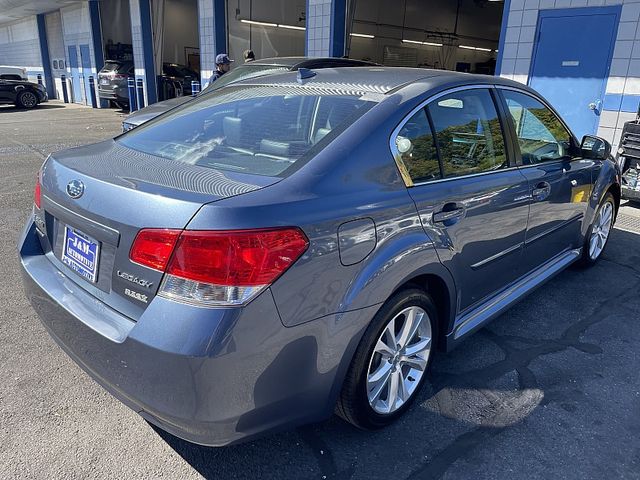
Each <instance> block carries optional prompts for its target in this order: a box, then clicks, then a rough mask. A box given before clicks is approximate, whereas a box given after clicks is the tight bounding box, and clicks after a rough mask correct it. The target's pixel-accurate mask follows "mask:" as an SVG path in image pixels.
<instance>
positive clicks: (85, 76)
mask: <svg viewBox="0 0 640 480" xmlns="http://www.w3.org/2000/svg"><path fill="white" fill-rule="evenodd" d="M80 61H81V63H80V64H81V65H82V83H83V86H84V92H85V95H84V103H85V105H91V99H90V96H89V95H90V93H89V92H90V90H89V88H90V87H89V77H90V76H91V53H90V50H89V45H80Z"/></svg>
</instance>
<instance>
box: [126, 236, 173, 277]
mask: <svg viewBox="0 0 640 480" xmlns="http://www.w3.org/2000/svg"><path fill="white" fill-rule="evenodd" d="M181 233H182V231H181V230H170V229H155V228H145V229H143V230H140V231H139V232H138V235H137V236H136V239H135V240H134V242H133V245H132V246H131V251H130V252H129V258H130V259H131V261H132V262H135V263H139V264H140V265H144V266H145V267H149V268H153V269H154V270H160V271H161V272H164V271H165V269H166V268H167V263H168V262H169V258H171V253H172V252H173V247H174V246H175V244H176V241H177V240H178V237H179V236H180V234H181Z"/></svg>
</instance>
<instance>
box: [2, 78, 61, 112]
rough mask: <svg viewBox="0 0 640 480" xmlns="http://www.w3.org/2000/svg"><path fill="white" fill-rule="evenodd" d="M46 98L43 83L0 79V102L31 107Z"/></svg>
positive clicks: (44, 100)
mask: <svg viewBox="0 0 640 480" xmlns="http://www.w3.org/2000/svg"><path fill="white" fill-rule="evenodd" d="M48 99H49V97H48V95H47V90H46V89H45V87H44V85H40V84H38V83H32V82H28V81H26V80H5V79H0V104H8V103H12V104H14V105H15V106H17V107H20V108H33V107H35V106H37V105H39V104H40V103H42V102H46V101H47V100H48Z"/></svg>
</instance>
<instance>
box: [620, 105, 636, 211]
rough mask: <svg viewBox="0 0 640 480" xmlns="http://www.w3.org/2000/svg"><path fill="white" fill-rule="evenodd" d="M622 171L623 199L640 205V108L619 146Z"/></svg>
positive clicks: (624, 130)
mask: <svg viewBox="0 0 640 480" xmlns="http://www.w3.org/2000/svg"><path fill="white" fill-rule="evenodd" d="M618 163H619V164H620V169H621V170H622V198H624V199H626V200H629V201H630V202H632V203H634V204H636V205H637V204H640V108H639V109H638V113H637V115H636V119H635V120H632V121H630V122H627V123H625V125H624V128H623V129H622V134H621V136H620V145H619V146H618Z"/></svg>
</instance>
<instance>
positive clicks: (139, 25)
mask: <svg viewBox="0 0 640 480" xmlns="http://www.w3.org/2000/svg"><path fill="white" fill-rule="evenodd" d="M639 19H640V0H422V1H421V0H395V1H393V0H263V1H254V0H39V1H36V0H0V65H15V66H21V67H26V68H27V69H28V73H29V75H30V78H32V79H33V80H34V81H35V80H36V79H37V78H38V76H40V77H41V78H42V81H43V83H45V85H46V87H47V89H48V92H49V95H50V96H51V97H52V98H62V77H63V76H64V77H65V78H66V83H67V89H68V92H69V97H70V98H69V101H73V102H76V103H82V104H87V105H90V104H91V100H90V94H89V77H93V78H94V79H95V78H97V73H98V71H99V70H100V69H101V68H102V67H103V66H104V63H105V61H108V60H122V61H129V62H132V63H131V65H132V67H131V75H132V76H135V78H136V79H140V80H142V81H143V85H144V98H145V103H146V104H150V103H154V102H156V101H158V100H159V99H162V98H166V96H167V91H166V87H165V81H164V79H165V77H166V75H167V69H168V68H170V67H171V65H178V66H186V67H188V68H190V69H191V70H194V71H196V72H198V73H199V75H200V80H201V83H202V84H203V85H204V84H206V83H207V81H208V78H209V77H210V76H211V74H212V72H213V70H214V69H215V65H214V63H215V56H216V54H218V53H222V52H228V53H229V55H230V57H231V58H233V59H235V60H236V62H242V52H243V51H244V50H246V49H252V50H253V51H254V52H255V54H256V57H257V58H266V57H274V56H300V55H307V56H338V57H341V56H348V57H350V58H358V59H366V60H371V61H374V62H377V63H380V64H383V65H390V66H408V67H423V68H438V69H447V70H457V71H463V72H473V73H483V74H498V75H502V76H504V77H508V78H512V79H514V80H517V81H520V82H522V83H527V84H530V85H531V86H533V87H534V88H536V89H538V90H539V91H540V92H541V93H542V94H543V95H545V96H546V97H547V98H548V99H549V100H550V101H551V102H552V103H553V104H554V105H555V106H556V107H557V108H558V110H559V111H560V112H561V113H562V115H563V116H565V118H566V119H567V120H568V121H569V123H570V124H571V127H572V128H573V129H574V131H575V133H576V134H577V135H582V134H585V133H597V134H598V135H600V136H602V137H604V138H606V139H607V140H609V141H611V142H612V143H613V144H614V145H615V144H616V143H617V142H618V141H619V137H620V132H621V128H622V125H623V124H624V122H626V121H628V120H630V119H632V118H634V117H635V112H636V111H637V109H638V103H639V100H640V29H639V28H638V23H639ZM167 65H168V66H169V67H167ZM97 106H98V107H100V106H102V107H104V106H107V105H106V104H105V103H104V102H103V104H102V105H97Z"/></svg>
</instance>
